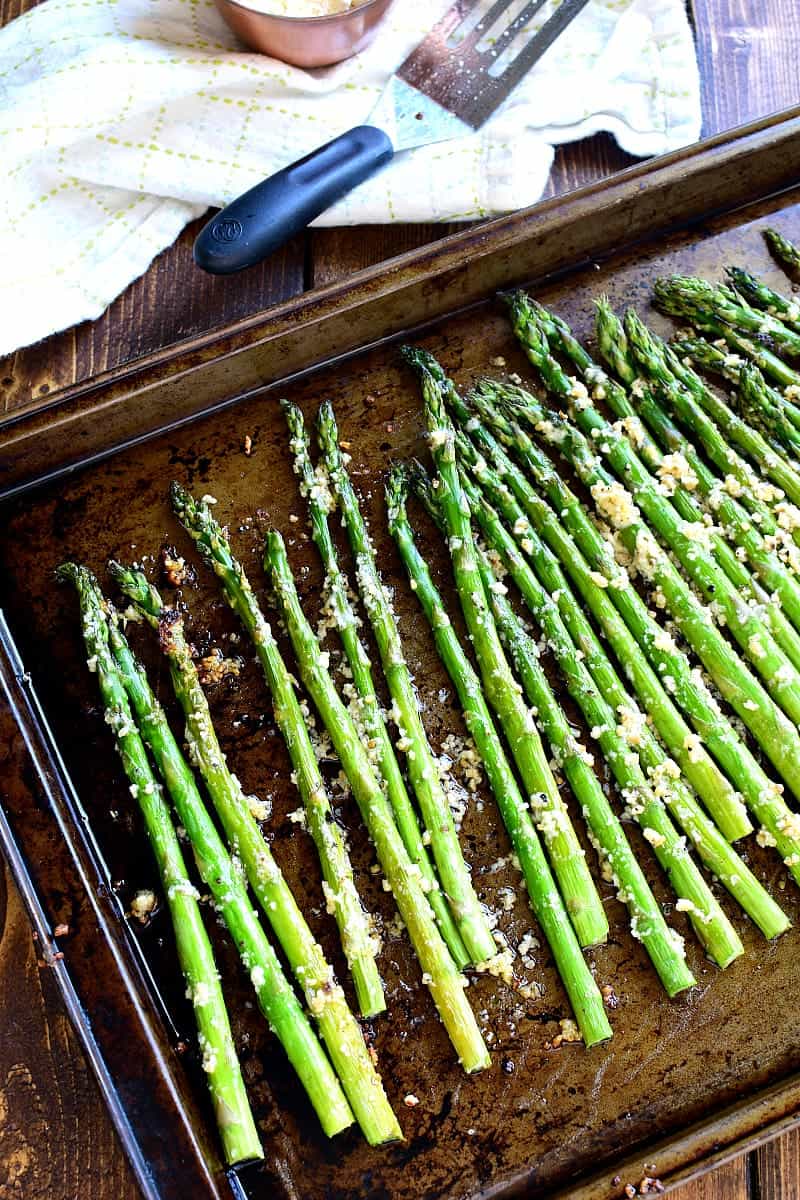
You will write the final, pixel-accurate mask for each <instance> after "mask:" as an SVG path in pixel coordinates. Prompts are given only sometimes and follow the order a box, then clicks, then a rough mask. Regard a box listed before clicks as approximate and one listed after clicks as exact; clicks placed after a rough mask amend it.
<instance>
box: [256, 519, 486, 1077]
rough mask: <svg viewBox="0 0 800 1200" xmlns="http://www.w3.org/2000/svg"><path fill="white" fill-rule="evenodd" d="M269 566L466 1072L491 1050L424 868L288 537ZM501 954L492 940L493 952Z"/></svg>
mask: <svg viewBox="0 0 800 1200" xmlns="http://www.w3.org/2000/svg"><path fill="white" fill-rule="evenodd" d="M264 565H265V568H266V569H267V570H269V572H270V576H271V579H272V583H273V587H274V589H275V596H276V601H277V603H278V605H279V607H280V611H281V615H282V617H283V619H284V621H285V622H286V627H287V629H288V631H289V637H290V638H291V641H292V645H293V647H294V651H295V656H296V658H297V662H298V666H299V668H300V674H301V676H302V679H303V682H304V683H305V686H306V687H307V689H308V692H309V694H310V696H311V697H312V699H313V701H314V703H315V705H316V707H317V709H318V711H319V713H320V715H321V716H322V719H323V721H324V722H325V727H326V728H327V730H328V733H329V734H330V736H331V740H332V741H333V744H334V746H335V747H336V751H337V753H338V755H339V758H340V760H341V763H342V766H343V767H344V770H345V772H346V774H347V778H348V779H349V781H350V786H351V787H352V789H353V794H354V796H355V797H356V801H357V803H358V806H359V808H360V810H361V815H362V817H363V819H364V823H365V824H366V826H367V829H368V830H369V832H370V836H371V837H372V840H373V842H374V844H375V849H376V851H377V854H378V860H379V862H380V864H381V867H382V868H383V871H384V874H385V877H386V881H387V883H388V885H389V888H390V890H391V892H392V893H393V895H394V898H395V901H396V903H397V907H398V909H399V911H400V915H401V917H402V919H403V921H404V922H405V925H406V928H407V929H408V933H409V937H410V938H411V942H412V945H413V946H414V949H415V951H416V954H417V958H418V959H419V962H420V966H421V967H422V971H423V976H422V978H423V981H424V982H425V983H426V984H427V986H428V987H429V989H430V992H431V995H432V997H433V999H434V1002H435V1004H436V1007H437V1008H438V1010H439V1013H440V1015H441V1018H442V1021H443V1022H444V1025H445V1028H446V1029H447V1032H448V1033H449V1035H450V1040H451V1041H452V1043H453V1045H454V1047H455V1049H456V1051H457V1053H458V1056H459V1059H460V1061H461V1064H462V1066H463V1067H464V1070H465V1071H480V1070H482V1069H483V1068H484V1067H487V1066H488V1065H489V1053H488V1051H487V1049H486V1046H485V1045H484V1041H483V1037H482V1036H481V1032H480V1029H479V1028H478V1025H477V1022H476V1021H475V1017H474V1015H473V1012H472V1009H471V1008H470V1006H469V1003H468V1001H467V999H466V996H465V995H464V979H463V977H462V976H461V975H460V973H459V971H458V968H457V967H456V965H455V963H454V962H453V959H452V958H451V956H450V953H449V951H448V949H447V946H446V944H445V942H444V941H443V939H442V937H441V935H440V933H439V930H438V928H437V925H436V921H435V919H434V916H433V910H432V909H431V907H430V904H429V902H428V898H427V896H426V893H425V887H424V884H423V878H422V874H421V872H420V869H419V867H418V866H417V865H416V864H415V863H412V861H411V859H410V858H409V856H408V853H407V851H406V848H405V846H404V845H403V841H402V838H401V837H400V834H399V832H398V829H397V826H396V824H395V822H394V817H393V814H392V809H391V806H390V804H389V802H388V800H387V799H386V796H385V795H384V793H383V789H382V788H381V785H380V783H379V782H378V779H377V778H376V776H375V773H374V771H373V769H372V764H371V763H370V761H369V757H368V756H367V753H366V751H365V750H364V747H363V745H362V742H361V738H360V736H359V733H358V730H357V729H356V726H355V725H354V723H353V721H352V719H351V717H350V713H349V712H348V711H347V708H346V707H345V705H344V704H343V702H342V700H341V698H340V696H339V694H338V692H337V691H336V688H335V686H334V684H333V681H332V679H331V677H330V674H329V672H328V669H327V666H326V663H325V659H324V658H323V654H322V651H321V650H320V647H319V643H318V641H317V639H316V637H315V636H314V632H313V630H312V629H311V626H310V625H309V623H308V621H307V620H306V618H305V615H304V613H303V610H302V608H301V606H300V601H299V598H298V596H297V591H296V588H295V585H294V579H293V578H292V572H291V569H290V567H289V562H288V559H287V557H286V549H285V546H284V544H283V538H282V537H281V535H280V534H279V533H278V532H277V531H276V530H272V531H270V533H268V534H267V541H266V547H265V559H264ZM495 953H496V947H495V943H494V939H493V938H492V946H491V954H489V955H487V960H488V959H490V958H493V957H494V955H495Z"/></svg>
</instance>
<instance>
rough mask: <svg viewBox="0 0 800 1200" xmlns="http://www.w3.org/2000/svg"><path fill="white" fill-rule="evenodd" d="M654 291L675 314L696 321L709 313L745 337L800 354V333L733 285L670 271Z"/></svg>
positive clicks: (781, 350) (662, 303)
mask: <svg viewBox="0 0 800 1200" xmlns="http://www.w3.org/2000/svg"><path fill="white" fill-rule="evenodd" d="M653 290H654V293H655V296H656V299H657V300H658V303H659V306H660V307H661V308H663V309H664V311H665V312H668V313H670V314H671V315H672V316H678V317H688V319H689V320H690V321H694V319H695V316H697V317H698V318H699V320H700V321H703V320H707V318H708V314H710V315H711V317H712V319H716V320H717V321H718V322H719V323H720V324H722V325H727V326H729V327H730V328H733V329H738V330H739V331H740V332H741V333H743V334H744V335H745V337H749V336H751V335H752V336H754V337H756V338H761V339H762V340H768V341H769V342H770V343H771V344H772V346H773V347H774V348H775V349H776V350H778V351H780V352H782V353H785V354H789V355H797V354H800V334H798V333H796V332H795V331H794V330H793V329H790V328H788V326H786V325H785V324H784V323H783V321H781V320H779V319H778V317H775V316H771V315H770V314H769V313H764V312H759V311H758V310H757V309H754V308H752V307H751V306H750V305H749V304H748V303H747V301H746V300H745V299H744V298H743V297H742V296H740V295H738V294H737V293H736V292H735V291H734V290H733V289H732V288H729V287H726V286H725V285H715V284H713V283H709V282H708V281H707V280H705V279H698V278H697V277H695V276H690V275H670V276H669V277H668V278H666V279H657V280H656V283H655V286H654V289H653Z"/></svg>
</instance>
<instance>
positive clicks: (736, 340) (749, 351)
mask: <svg viewBox="0 0 800 1200" xmlns="http://www.w3.org/2000/svg"><path fill="white" fill-rule="evenodd" d="M698 328H699V329H702V330H703V332H704V333H707V334H709V335H710V336H712V337H713V338H714V339H715V342H714V343H713V344H712V343H711V342H708V341H706V340H705V338H699V337H680V338H678V339H676V341H674V342H673V343H672V349H673V350H674V352H675V353H676V354H677V355H678V356H679V358H680V359H681V361H684V359H685V358H690V359H693V360H694V361H695V362H696V363H698V364H699V365H701V366H709V367H711V368H712V370H716V365H715V364H714V363H713V362H712V361H710V360H711V359H712V357H713V358H716V359H717V362H720V361H721V362H723V363H724V365H725V367H726V370H724V371H722V372H721V374H727V368H728V367H730V366H735V365H736V363H737V360H741V359H744V360H747V359H750V360H751V361H752V362H754V363H755V364H756V366H757V367H758V368H759V369H760V370H762V371H763V372H764V374H765V375H768V376H769V377H770V379H774V380H775V381H776V383H779V384H780V385H781V387H784V388H793V389H795V390H796V389H797V388H798V387H800V371H796V370H795V369H794V367H790V366H789V364H788V363H786V362H784V361H783V359H782V358H780V357H779V356H778V355H777V354H775V353H774V352H773V351H772V350H770V348H769V346H767V345H765V344H764V343H763V342H758V341H756V340H755V339H753V338H748V337H745V335H744V334H743V333H739V332H738V331H737V330H736V329H732V328H731V327H730V325H720V324H719V323H718V322H716V323H715V322H713V321H712V320H711V319H709V320H708V321H707V322H705V323H703V324H699V325H698ZM726 343H727V345H728V346H730V350H729V351H727V353H726V351H725V350H724V349H723V348H722V347H724V346H725V344H726ZM706 360H708V361H706ZM684 365H685V364H684Z"/></svg>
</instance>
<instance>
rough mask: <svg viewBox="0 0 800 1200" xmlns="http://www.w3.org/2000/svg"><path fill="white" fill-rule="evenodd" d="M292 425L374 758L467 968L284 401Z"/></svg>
mask: <svg viewBox="0 0 800 1200" xmlns="http://www.w3.org/2000/svg"><path fill="white" fill-rule="evenodd" d="M282 406H283V410H284V413H285V415H286V421H287V424H288V426H289V435H290V438H291V441H290V448H291V451H292V454H293V455H294V471H295V474H296V475H298V476H299V478H300V488H301V491H302V492H303V493H304V494H305V496H306V499H307V501H308V507H309V512H310V514H311V536H312V537H313V539H314V542H315V544H316V546H317V549H318V550H319V553H320V557H321V559H322V564H323V567H324V569H325V585H324V586H325V605H326V609H327V611H328V612H330V614H331V615H332V617H333V620H334V621H335V624H336V629H337V631H338V633H339V636H340V638H341V640H342V645H343V646H344V651H345V654H346V656H347V661H348V663H349V665H350V670H351V671H352V674H353V684H354V686H355V689H356V691H357V692H358V696H359V704H358V716H359V720H360V721H361V723H362V724H363V727H364V731H365V734H366V737H367V740H368V743H370V742H371V743H374V747H375V761H376V762H377V765H378V767H379V768H380V773H381V775H382V777H383V780H384V782H385V784H386V794H387V796H388V797H389V802H390V804H391V806H392V811H393V812H394V818H395V821H396V823H397V828H398V829H399V831H400V836H401V837H402V839H403V844H404V846H405V848H406V850H407V851H408V854H409V857H410V858H411V861H412V862H413V863H416V865H417V866H418V867H419V869H420V871H421V872H422V878H423V880H424V881H425V886H426V889H427V895H428V901H429V903H430V906H431V908H432V909H433V912H434V916H435V917H436V922H437V924H438V926H439V930H440V932H441V934H442V937H443V938H444V940H445V942H446V943H447V946H448V948H449V950H450V953H451V954H452V956H453V960H454V962H455V963H456V966H458V967H459V968H463V967H465V966H466V965H467V964H468V963H469V961H470V956H469V954H468V953H467V950H466V947H465V946H464V943H463V941H462V940H461V936H460V934H459V932H458V928H457V926H456V923H455V921H454V920H453V915H452V913H451V912H450V909H449V907H448V904H447V899H446V897H445V896H444V894H443V893H442V890H441V888H440V886H439V881H438V879H437V877H436V872H435V870H434V868H433V866H432V864H431V860H430V856H429V855H428V851H427V850H426V848H425V845H424V843H423V840H422V835H421V833H420V828H419V824H418V822H417V816H416V813H415V812H414V809H413V806H412V804H411V801H410V799H409V796H408V791H407V789H406V784H405V780H404V779H403V775H402V772H401V770H400V766H399V763H398V761H397V756H396V755H395V752H394V747H393V745H392V741H391V738H390V737H389V733H388V730H387V728H386V723H385V721H384V718H383V713H382V710H381V705H380V701H379V699H378V696H377V693H376V691H375V684H374V682H373V678H372V664H371V663H370V659H369V655H368V653H367V650H366V648H365V646H364V644H363V642H362V641H361V638H360V637H359V635H358V625H359V620H358V617H357V616H356V614H355V612H354V611H353V606H352V605H351V603H350V599H349V597H348V595H347V584H346V581H345V577H344V575H343V574H342V571H341V568H340V567H339V562H338V558H337V553H336V548H335V546H334V542H333V538H332V537H331V532H330V527H329V525H328V514H329V512H330V509H331V506H332V504H333V498H332V496H331V494H330V490H329V488H328V482H327V478H326V476H325V475H324V473H322V472H320V471H315V469H314V467H313V465H312V462H311V452H310V445H309V438H308V433H307V431H306V428H305V423H304V421H303V414H302V412H301V411H300V409H299V408H298V407H297V406H296V405H294V404H289V403H288V401H283V404H282Z"/></svg>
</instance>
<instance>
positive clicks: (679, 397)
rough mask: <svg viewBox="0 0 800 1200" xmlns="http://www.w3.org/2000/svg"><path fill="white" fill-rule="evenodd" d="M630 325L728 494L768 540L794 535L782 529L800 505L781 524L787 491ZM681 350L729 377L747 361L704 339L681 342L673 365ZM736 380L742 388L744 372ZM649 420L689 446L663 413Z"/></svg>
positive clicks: (639, 328)
mask: <svg viewBox="0 0 800 1200" xmlns="http://www.w3.org/2000/svg"><path fill="white" fill-rule="evenodd" d="M625 324H626V328H627V330H628V335H629V339H630V340H629V344H630V346H631V349H632V350H633V352H634V355H635V357H636V359H637V361H638V362H639V363H640V364H642V365H643V368H644V370H645V372H646V373H647V374H648V376H649V377H650V378H652V379H654V380H655V382H656V384H657V386H658V388H659V391H660V392H661V394H662V396H663V397H664V399H665V400H666V402H667V404H668V405H669V407H670V408H671V409H672V411H673V413H674V414H675V416H676V417H677V419H678V420H679V421H680V422H681V423H682V424H683V425H685V426H686V427H687V428H688V430H689V431H690V433H691V434H692V436H694V437H696V438H697V439H698V440H699V442H700V444H701V445H702V447H703V449H704V451H705V453H706V454H707V455H708V458H709V460H710V461H711V462H712V463H713V464H714V466H715V468H716V470H717V471H718V473H719V475H720V476H721V477H722V484H723V487H724V489H725V490H726V491H727V492H729V493H730V494H732V495H735V496H736V497H737V498H738V499H739V500H740V502H741V504H742V505H743V506H744V507H746V508H747V509H748V510H749V511H750V512H751V513H752V519H753V522H754V523H755V524H757V526H758V528H759V530H760V531H761V532H762V533H763V534H764V535H765V536H767V537H772V538H775V537H780V536H781V533H784V534H787V535H788V534H790V533H791V529H790V528H789V529H782V525H783V524H786V525H791V524H792V521H791V520H790V517H791V515H792V513H796V512H797V511H798V510H797V509H796V506H794V505H792V506H787V507H786V510H785V511H786V516H785V518H784V519H782V522H781V525H779V523H778V521H777V520H776V515H775V513H773V510H772V507H771V505H772V504H776V503H781V504H782V505H783V504H784V493H783V491H782V490H781V489H780V488H778V487H776V486H775V485H774V484H772V483H768V482H767V481H766V480H764V479H762V477H761V476H760V475H759V474H758V473H757V471H756V470H755V468H754V467H752V466H751V465H750V463H748V462H747V461H746V460H745V459H744V458H742V456H741V455H740V454H739V453H738V452H737V451H736V450H734V448H733V447H732V446H730V445H729V444H728V443H727V442H726V441H725V438H724V437H723V435H722V433H721V432H720V430H719V428H718V427H717V425H716V424H715V423H714V421H712V420H711V418H710V417H709V416H708V415H707V413H706V412H705V411H704V410H703V408H702V407H701V406H700V405H699V404H698V403H697V402H696V400H695V399H694V396H693V395H692V393H691V392H690V391H688V390H687V389H686V388H685V387H684V386H682V385H681V383H680V382H679V381H678V379H677V378H676V376H675V375H674V374H673V372H672V370H671V368H670V366H669V365H668V363H667V353H668V351H667V347H666V346H665V344H664V343H663V342H662V341H660V339H659V338H657V337H655V336H654V335H653V334H652V333H651V332H650V331H649V330H648V329H647V328H646V326H644V325H643V324H642V322H641V321H640V320H639V319H638V317H637V316H636V314H635V313H633V312H631V311H629V312H628V313H627V314H626V317H625ZM705 350H708V351H709V352H710V354H713V356H714V358H713V360H712V359H711V358H710V357H709V358H707V357H706V355H705ZM676 351H677V352H679V353H680V354H681V355H682V356H683V354H684V352H685V351H686V352H688V354H689V356H690V357H692V358H695V360H696V361H698V362H701V363H702V364H703V365H704V366H710V367H711V369H714V370H715V369H718V368H720V369H722V370H723V372H724V373H725V374H726V376H729V377H732V372H733V370H734V367H733V365H732V360H733V359H735V360H736V363H737V364H738V366H741V364H742V363H743V362H744V361H745V360H744V359H741V358H739V357H738V356H736V355H725V354H724V353H723V352H721V351H719V350H718V349H717V348H716V347H712V346H711V345H710V344H709V343H708V342H704V341H702V339H696V340H685V341H682V342H675V343H674V346H673V351H672V352H671V353H670V362H672V361H673V358H672V354H673V353H675V352H676ZM698 355H699V357H698ZM717 356H718V357H717ZM684 365H685V364H684ZM735 381H736V382H737V383H738V367H737V368H736V378H735ZM643 415H645V416H646V417H647V419H648V420H650V419H651V418H652V419H654V420H656V421H657V422H658V425H659V431H660V433H661V434H662V435H665V436H667V437H669V438H670V439H671V440H670V444H671V445H678V444H681V445H682V444H683V443H679V437H680V436H681V435H678V434H677V432H676V430H675V427H674V426H672V425H671V424H668V422H669V418H668V417H667V415H666V413H665V412H664V411H663V410H662V409H658V408H656V409H654V408H649V410H648V413H644V412H643ZM698 477H699V476H698ZM717 492H718V489H717ZM797 536H800V533H798V534H797ZM786 544H788V547H789V552H790V561H792V562H795V561H796V559H797V556H796V554H794V552H793V551H792V546H793V545H795V544H797V543H795V542H793V540H792V539H791V538H790V537H788V536H787V538H786Z"/></svg>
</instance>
